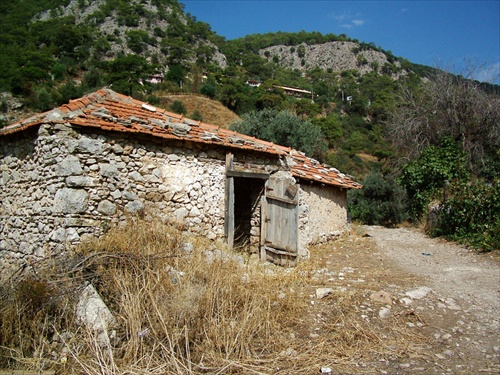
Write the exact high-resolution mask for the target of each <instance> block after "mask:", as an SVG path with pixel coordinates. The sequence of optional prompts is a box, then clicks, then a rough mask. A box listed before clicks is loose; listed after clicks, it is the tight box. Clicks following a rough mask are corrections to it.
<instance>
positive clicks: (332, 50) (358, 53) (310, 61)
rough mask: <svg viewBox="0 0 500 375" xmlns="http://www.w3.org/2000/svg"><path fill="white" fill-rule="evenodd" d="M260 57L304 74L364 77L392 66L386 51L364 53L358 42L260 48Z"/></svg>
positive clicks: (399, 65) (369, 50) (365, 50)
mask: <svg viewBox="0 0 500 375" xmlns="http://www.w3.org/2000/svg"><path fill="white" fill-rule="evenodd" d="M259 54H260V56H261V57H263V58H266V59H267V60H268V61H273V62H276V63H277V64H279V65H280V66H281V67H283V68H288V69H298V70H300V71H302V72H305V71H307V70H310V69H314V68H320V69H322V70H325V71H326V70H328V69H331V70H333V71H335V72H342V71H346V70H357V71H359V73H361V74H366V73H369V72H373V71H376V72H380V71H381V69H384V67H385V66H387V64H389V65H390V64H391V61H389V59H388V56H387V55H386V54H385V53H384V52H380V51H376V50H374V49H364V50H361V48H360V44H359V43H355V42H349V41H336V42H327V43H322V44H313V45H307V44H305V43H302V44H300V45H299V46H287V45H275V46H271V47H267V48H263V49H261V50H260V51H259ZM394 64H395V66H396V68H400V67H401V63H400V62H399V61H395V62H394ZM395 78H397V77H395Z"/></svg>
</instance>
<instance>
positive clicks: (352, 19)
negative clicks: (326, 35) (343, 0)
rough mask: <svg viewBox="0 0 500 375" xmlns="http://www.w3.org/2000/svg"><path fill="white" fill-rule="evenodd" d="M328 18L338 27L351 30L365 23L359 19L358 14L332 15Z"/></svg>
mask: <svg viewBox="0 0 500 375" xmlns="http://www.w3.org/2000/svg"><path fill="white" fill-rule="evenodd" d="M330 18H333V19H334V20H335V21H337V24H338V26H339V27H343V28H345V29H352V28H353V27H357V26H362V25H363V24H364V23H365V20H364V19H361V18H359V14H356V15H352V14H351V12H344V13H332V14H330Z"/></svg>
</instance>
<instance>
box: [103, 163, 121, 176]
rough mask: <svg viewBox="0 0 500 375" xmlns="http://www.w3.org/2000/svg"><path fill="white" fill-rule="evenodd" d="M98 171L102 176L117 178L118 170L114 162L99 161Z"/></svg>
mask: <svg viewBox="0 0 500 375" xmlns="http://www.w3.org/2000/svg"><path fill="white" fill-rule="evenodd" d="M99 173H100V175H101V176H103V177H108V178H118V176H119V175H120V172H118V167H117V166H116V165H115V164H109V163H99Z"/></svg>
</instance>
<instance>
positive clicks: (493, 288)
mask: <svg viewBox="0 0 500 375" xmlns="http://www.w3.org/2000/svg"><path fill="white" fill-rule="evenodd" d="M359 229H360V230H361V231H363V232H364V233H365V234H364V235H365V236H366V237H369V238H370V239H371V240H372V241H374V243H375V245H376V247H377V249H378V251H379V253H378V257H379V258H380V261H381V262H385V264H386V265H389V267H388V271H389V272H390V270H393V271H396V270H397V272H403V273H404V274H408V275H413V276H415V280H418V284H417V285H413V286H412V288H408V289H409V290H408V291H407V293H406V297H407V298H404V297H403V298H401V299H400V301H401V302H402V303H408V304H411V307H412V308H414V309H415V311H417V312H418V314H419V315H421V316H422V317H423V318H424V321H425V322H426V324H425V326H424V327H421V328H420V331H421V332H419V333H424V334H426V335H428V336H430V337H431V338H432V341H433V347H432V350H433V353H432V354H433V356H430V357H428V358H432V359H431V360H427V361H426V362H425V363H422V362H421V361H420V362H419V361H417V360H415V361H413V362H412V361H411V360H410V361H408V362H407V363H394V364H392V365H390V366H388V367H387V369H383V370H379V372H378V373H385V374H406V373H410V372H413V371H417V370H419V371H420V373H428V374H500V267H499V264H500V262H499V256H498V255H497V254H496V253H491V254H479V253H477V252H475V251H473V250H470V249H467V248H466V247H464V246H459V245H456V244H453V243H449V242H446V241H443V240H440V239H433V238H429V237H427V236H425V235H424V234H422V233H421V232H420V231H417V230H414V229H408V228H396V229H388V228H383V227H378V226H362V227H360V228H359ZM407 287H408V286H407Z"/></svg>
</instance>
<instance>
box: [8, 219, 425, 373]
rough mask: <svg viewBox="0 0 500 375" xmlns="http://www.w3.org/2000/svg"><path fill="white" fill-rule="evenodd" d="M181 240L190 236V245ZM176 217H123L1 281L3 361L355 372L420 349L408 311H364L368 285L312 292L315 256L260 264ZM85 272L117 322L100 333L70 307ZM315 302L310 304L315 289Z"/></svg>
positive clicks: (88, 367)
mask: <svg viewBox="0 0 500 375" xmlns="http://www.w3.org/2000/svg"><path fill="white" fill-rule="evenodd" d="M186 243H190V244H192V245H193V250H192V251H186ZM221 250H224V249H223V247H222V245H221V244H216V243H213V242H209V241H207V240H205V239H202V238H186V237H185V235H184V234H183V233H182V232H181V231H180V230H179V228H178V227H177V226H176V225H173V224H168V223H167V224H163V223H160V222H159V221H147V220H131V221H130V222H129V223H128V225H126V226H125V227H123V228H115V229H112V230H110V231H109V232H108V233H107V234H106V235H105V236H104V237H102V238H101V239H98V240H95V241H92V242H88V243H85V244H83V245H82V246H81V247H80V248H79V249H78V251H77V252H76V253H75V254H73V255H72V256H68V257H67V258H65V259H60V260H59V261H58V262H56V263H51V264H43V265H42V264H39V265H38V266H37V267H36V269H31V270H29V271H26V272H25V273H24V281H20V282H13V281H12V280H11V281H9V282H4V283H3V285H2V290H1V293H2V297H4V298H3V300H4V301H5V302H4V303H3V305H2V308H1V310H0V321H1V322H2V326H1V336H0V345H1V348H0V354H1V358H0V367H9V368H23V369H32V370H33V369H34V370H43V369H54V370H56V371H57V373H61V374H62V373H64V374H66V373H71V374H202V373H204V374H206V373H209V374H270V373H278V372H279V373H280V374H310V373H316V372H318V369H319V368H320V367H321V366H330V367H332V368H334V369H335V370H336V371H340V372H342V373H363V371H362V370H360V369H359V368H358V367H356V366H357V363H358V362H359V361H360V360H371V359H372V358H378V357H380V356H382V357H385V356H389V355H403V356H404V355H409V354H411V353H413V354H414V353H416V349H415V348H414V343H415V342H416V343H419V342H421V340H420V338H416V337H411V335H410V334H409V333H408V332H407V331H405V329H404V321H406V320H408V319H416V318H415V317H413V318H412V317H406V316H394V317H393V318H392V319H391V324H390V325H387V324H385V325H383V326H377V325H376V324H375V325H374V324H371V323H368V322H366V321H365V320H363V319H362V318H361V317H360V314H359V311H358V307H357V306H359V304H360V303H362V302H361V301H364V300H365V299H366V295H365V294H366V293H364V292H360V291H357V290H352V291H338V292H335V293H334V294H332V295H330V296H329V297H328V298H326V299H323V300H316V301H314V300H315V298H311V294H313V293H314V291H315V288H316V287H318V286H322V285H323V284H324V283H323V282H322V281H321V280H320V281H318V279H317V277H316V275H317V272H316V270H317V268H316V267H317V264H316V263H314V262H312V261H311V262H303V263H302V264H301V265H300V266H299V267H297V268H295V269H284V268H279V267H275V266H271V265H265V264H264V265H263V264H261V263H259V262H257V261H255V260H254V259H252V258H249V257H246V256H241V255H240V256H238V257H237V256H236V255H235V254H231V253H228V252H225V251H221ZM88 282H91V283H92V284H93V285H94V286H95V287H96V289H97V290H98V292H99V293H100V295H101V297H102V298H103V300H104V301H105V302H106V304H107V305H108V307H109V308H110V310H111V311H112V312H113V314H114V316H115V318H116V320H117V324H116V326H115V327H112V330H110V331H109V332H108V335H109V340H108V341H106V340H105V341H104V344H103V341H102V339H99V337H98V335H99V333H98V332H92V331H91V330H88V329H85V328H84V327H82V326H81V325H79V324H78V323H77V321H76V319H75V313H74V311H75V306H76V302H77V298H78V290H80V289H81V288H82V287H83V286H84V285H85V283H88ZM312 300H313V301H314V302H315V303H314V304H312V303H311V301H312Z"/></svg>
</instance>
